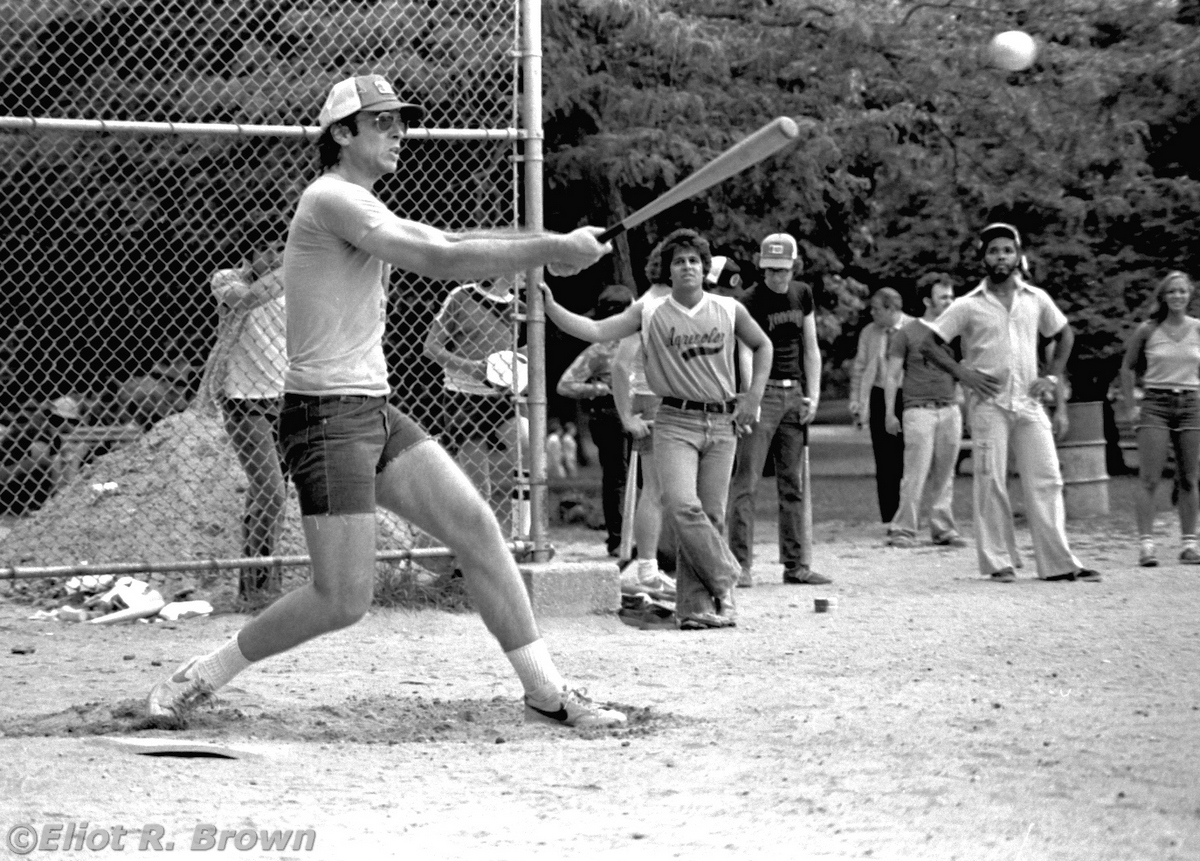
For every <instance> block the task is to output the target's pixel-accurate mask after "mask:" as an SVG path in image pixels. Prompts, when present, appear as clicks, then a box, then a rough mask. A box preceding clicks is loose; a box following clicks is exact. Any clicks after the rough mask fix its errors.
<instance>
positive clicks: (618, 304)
mask: <svg viewBox="0 0 1200 861" xmlns="http://www.w3.org/2000/svg"><path fill="white" fill-rule="evenodd" d="M633 300H634V296H633V291H632V290H630V289H629V288H628V287H626V286H625V285H624V284H609V285H608V286H607V287H605V288H604V289H603V290H601V291H600V295H599V296H597V297H596V306H595V307H594V308H593V309H592V310H591V312H590V313H589V314H588V315H587V316H589V317H596V316H597V315H603V316H611V315H612V314H614V313H617V312H618V311H620V310H624V309H625V308H626V307H628V306H630V305H632V304H633Z"/></svg>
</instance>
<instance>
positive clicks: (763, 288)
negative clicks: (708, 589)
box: [728, 233, 832, 587]
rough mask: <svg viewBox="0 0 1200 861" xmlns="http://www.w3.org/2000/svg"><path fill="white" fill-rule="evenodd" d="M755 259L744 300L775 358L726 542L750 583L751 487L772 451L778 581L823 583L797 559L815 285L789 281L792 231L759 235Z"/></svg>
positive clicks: (812, 406)
mask: <svg viewBox="0 0 1200 861" xmlns="http://www.w3.org/2000/svg"><path fill="white" fill-rule="evenodd" d="M758 266H759V268H760V269H762V271H763V278H764V283H762V284H758V285H755V286H754V287H752V288H751V289H750V290H749V291H747V292H746V294H745V295H744V296H743V297H742V300H741V301H742V304H743V305H745V306H746V308H747V309H748V310H749V312H750V316H751V317H752V318H753V319H754V321H755V322H756V323H758V325H759V326H761V327H762V329H763V331H765V332H766V333H767V337H769V338H770V339H771V346H772V349H773V356H774V358H773V359H772V361H771V376H770V378H769V379H768V380H767V388H766V391H765V393H764V394H763V400H762V407H761V410H762V412H761V415H760V416H759V418H758V421H757V422H755V423H754V425H753V426H752V428H751V430H750V432H749V433H747V434H744V435H743V436H741V437H740V438H739V439H738V444H737V457H736V459H735V461H734V468H733V470H734V471H733V482H732V484H731V486H730V489H729V512H728V520H729V549H730V550H732V551H733V555H734V556H735V557H737V560H738V564H739V565H740V566H741V574H740V575H739V577H738V586H742V587H748V586H753V585H754V577H753V574H752V573H751V568H752V566H753V563H754V509H755V493H756V491H757V490H758V481H759V479H760V478H761V477H762V474H763V466H764V465H765V464H766V462H767V457H768V456H771V457H772V459H773V462H774V467H775V486H776V488H777V490H778V496H779V561H780V562H782V563H783V582H784V583H792V584H801V583H803V584H809V585H823V584H826V583H830V582H832V581H831V580H830V579H829V578H828V577H826V576H825V575H823V574H819V573H817V572H816V571H813V570H812V569H810V568H809V567H808V566H807V565H805V564H803V563H802V562H801V559H802V558H803V556H802V548H803V546H804V542H805V541H806V540H811V538H812V536H806V535H805V534H804V530H805V524H804V517H803V488H802V487H801V483H800V465H801V458H802V456H803V454H804V445H805V434H806V426H807V425H808V424H810V423H811V422H812V420H813V418H814V417H815V416H816V414H817V405H818V403H819V401H820V397H821V353H820V351H819V349H818V346H817V324H816V317H815V316H814V307H813V297H812V289H811V288H810V287H809V286H808V285H807V284H805V283H804V282H802V281H797V280H794V277H793V276H795V275H796V274H797V273H798V270H799V267H800V266H801V263H800V257H799V248H798V246H797V244H796V239H795V237H792V236H789V235H788V234H786V233H773V234H771V235H770V236H768V237H766V238H765V239H764V240H763V241H762V247H761V251H760V253H759V258H758Z"/></svg>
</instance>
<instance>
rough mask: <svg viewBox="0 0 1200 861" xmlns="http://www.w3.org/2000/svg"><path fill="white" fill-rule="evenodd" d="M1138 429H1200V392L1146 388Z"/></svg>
mask: <svg viewBox="0 0 1200 861" xmlns="http://www.w3.org/2000/svg"><path fill="white" fill-rule="evenodd" d="M1137 426H1138V429H1139V430H1140V429H1141V428H1161V429H1163V430H1169V431H1185V430H1200V393H1197V392H1195V391H1192V390H1191V389H1146V390H1145V392H1144V393H1143V394H1142V406H1141V416H1140V417H1139V418H1138V423H1137Z"/></svg>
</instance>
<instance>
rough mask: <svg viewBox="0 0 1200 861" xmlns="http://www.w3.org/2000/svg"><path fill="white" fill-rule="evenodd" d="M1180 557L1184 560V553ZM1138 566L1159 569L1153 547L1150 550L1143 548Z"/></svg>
mask: <svg viewBox="0 0 1200 861" xmlns="http://www.w3.org/2000/svg"><path fill="white" fill-rule="evenodd" d="M1185 552H1186V551H1185ZM1179 556H1180V559H1182V558H1183V554H1182V553H1180V554H1179ZM1196 561H1197V562H1200V557H1197V560H1196ZM1138 565H1140V566H1142V567H1143V568H1157V567H1158V557H1157V556H1155V555H1154V548H1153V547H1150V548H1146V547H1143V548H1142V552H1141V553H1140V554H1139V555H1138Z"/></svg>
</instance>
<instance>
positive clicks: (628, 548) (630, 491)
mask: <svg viewBox="0 0 1200 861" xmlns="http://www.w3.org/2000/svg"><path fill="white" fill-rule="evenodd" d="M639 458H640V456H639V454H638V444H637V440H634V441H633V447H632V449H631V450H630V452H629V468H628V469H627V470H625V500H624V504H623V505H622V506H621V549H620V550H618V551H617V561H619V562H620V563H621V564H624V563H626V562H628V561H629V560H630V559H632V558H633V519H634V515H636V514H637V498H638V460H639Z"/></svg>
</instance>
